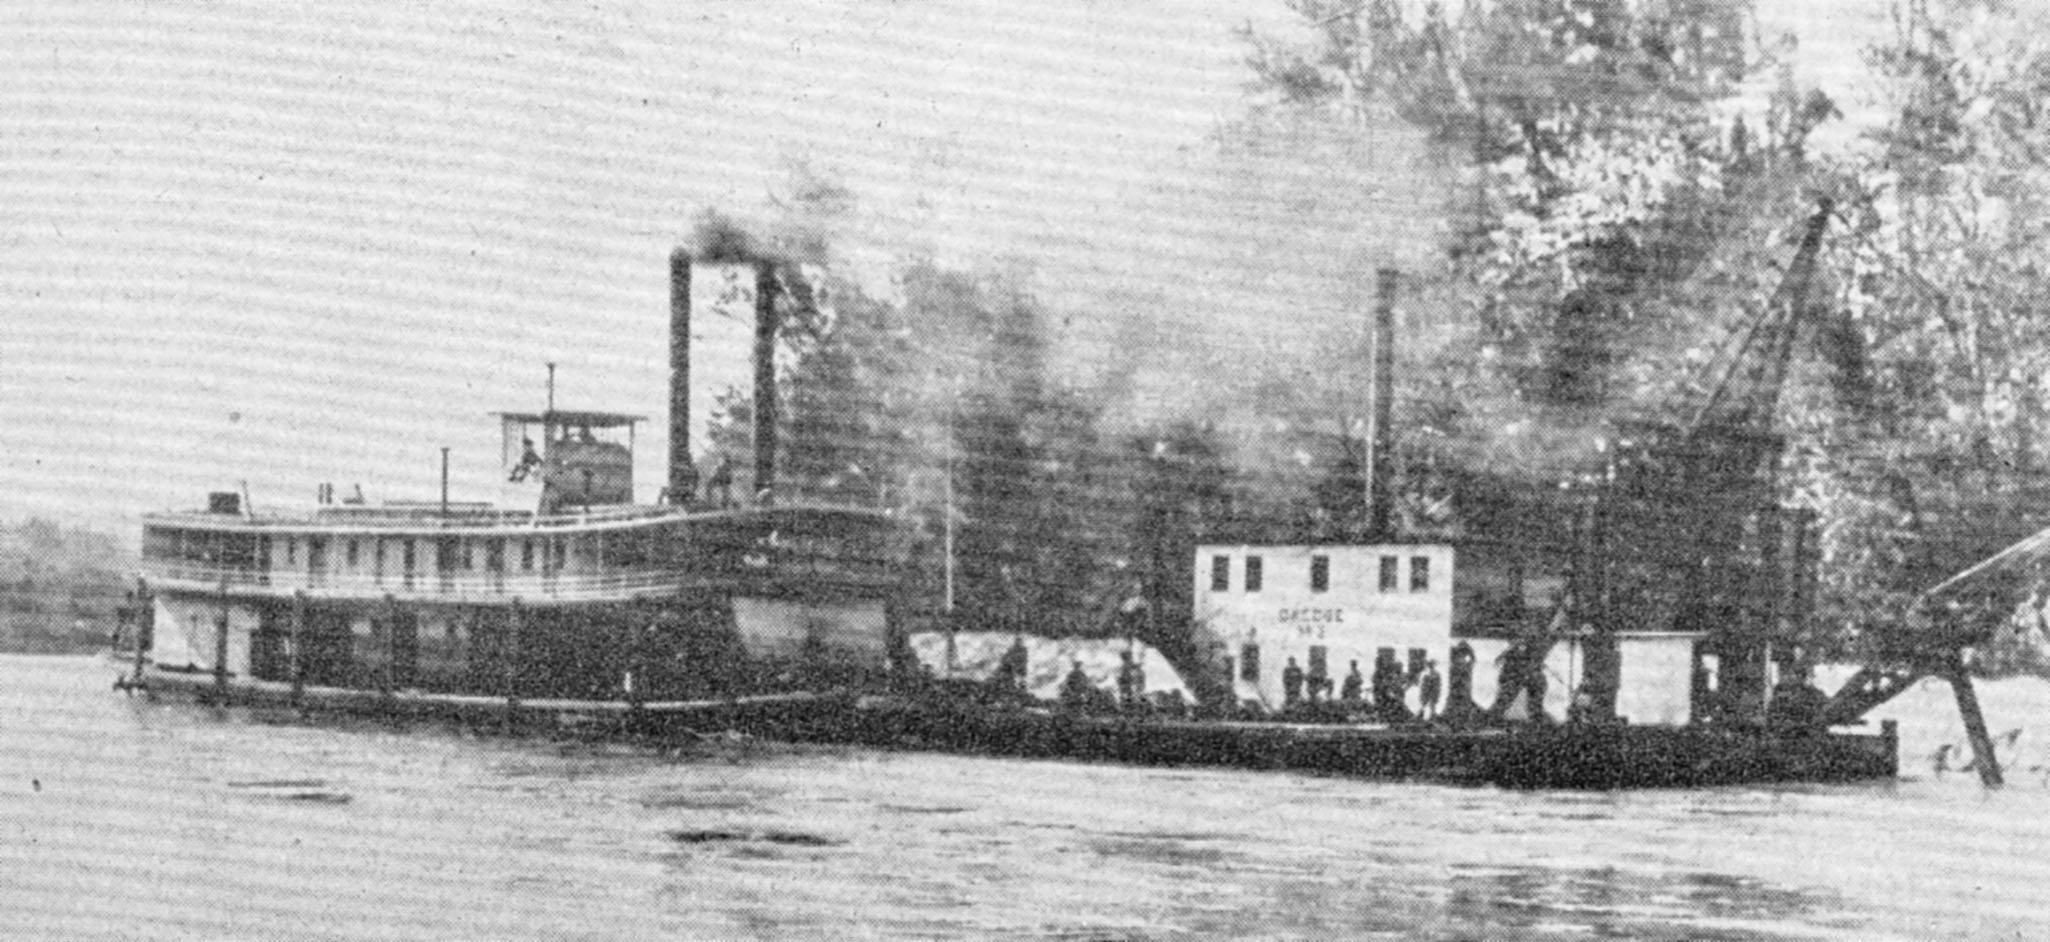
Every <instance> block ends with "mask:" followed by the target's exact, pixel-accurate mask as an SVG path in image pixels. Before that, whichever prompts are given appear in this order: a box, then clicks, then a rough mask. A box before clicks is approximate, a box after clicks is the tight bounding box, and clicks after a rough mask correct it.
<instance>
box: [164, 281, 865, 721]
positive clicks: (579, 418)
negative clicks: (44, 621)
mask: <svg viewBox="0 0 2050 942" xmlns="http://www.w3.org/2000/svg"><path fill="white" fill-rule="evenodd" d="M670 264H671V279H670V280H671V324H670V328H671V343H670V367H671V389H670V412H671V414H670V416H669V419H670V435H671V438H670V454H669V459H670V460H669V468H668V470H669V480H668V481H667V486H666V487H665V488H664V489H663V491H662V494H661V499H660V500H658V501H657V502H655V503H653V504H636V503H635V501H634V481H633V446H634V439H635V434H634V433H635V429H636V426H637V424H638V423H639V422H640V421H642V419H641V417H639V416H634V415H628V414H623V413H614V412H602V411H589V410H571V409H558V408H556V406H555V402H554V398H555V397H554V367H553V365H551V366H550V376H549V394H548V402H547V404H546V408H544V409H542V410H541V411H538V412H505V413H499V414H498V415H497V416H496V418H497V420H498V423H499V426H500V432H501V435H502V438H503V441H504V449H503V451H504V458H505V461H504V465H505V471H504V475H505V477H506V479H507V484H508V486H509V488H510V489H511V490H513V491H514V492H515V493H516V494H522V495H523V496H524V497H525V506H519V507H510V508H508V507H496V506H491V505H484V504H475V503H451V502H450V501H449V500H448V496H447V464H446V461H447V452H446V451H444V453H443V460H444V464H443V494H442V499H441V500H440V501H438V502H403V501H402V502H392V503H385V504H378V505H372V504H369V503H366V502H365V501H363V500H362V497H361V494H360V491H359V492H358V493H357V494H356V495H354V496H352V497H345V498H343V499H341V500H339V501H337V500H335V495H334V492H333V488H332V487H331V486H329V485H321V486H320V487H319V488H318V505H317V508H316V509H315V510H313V512H311V513H307V514H300V515H289V516H288V515H259V514H256V513H253V512H252V508H251V507H250V506H249V505H248V503H247V501H246V495H244V494H240V493H236V492H218V493H215V494H213V495H211V498H210V500H209V501H208V505H207V507H206V509H205V510H203V511H194V512H181V513H163V514H156V515H152V516H149V517H147V518H146V519H145V521H144V524H143V536H142V550H143V570H142V592H141V593H140V594H141V595H142V596H143V601H142V603H141V604H139V605H137V606H136V609H137V610H138V612H139V613H140V615H141V616H142V619H143V625H141V626H140V630H138V631H137V632H136V635H137V638H138V641H139V643H138V644H137V645H136V647H135V659H134V670H133V677H132V682H134V683H139V684H143V685H146V686H148V687H150V688H151V689H155V690H173V689H178V690H188V691H192V692H196V693H200V694H203V695H206V696H209V697H215V698H220V699H224V700H256V701H262V700H282V701H285V702H290V703H293V704H300V705H313V706H320V705H332V706H344V707H363V708H369V709H376V710H380V711H387V712H390V711H399V712H437V713H455V714H466V713H478V712H486V713H488V712H492V711H500V712H503V711H505V710H508V709H510V710H512V711H513V712H514V713H515V714H517V713H519V712H520V711H522V710H524V711H525V712H526V713H527V714H529V715H547V714H550V713H562V714H565V715H569V714H580V713H581V714H589V713H592V712H594V711H595V712H597V713H600V714H603V713H606V712H608V711H619V710H631V711H634V712H635V713H647V714H660V713H662V712H664V711H666V710H674V709H678V708H679V707H678V704H682V703H703V702H706V701H710V700H722V701H723V700H731V699H733V698H739V697H750V696H753V697H767V698H770V699H772V700H773V699H775V698H778V697H790V696H801V695H802V691H805V690H811V689H818V688H820V687H840V686H848V685H858V684H860V683H862V682H863V681H864V680H865V679H866V678H870V677H873V676H877V675H880V674H881V673H883V672H884V671H885V670H886V669H887V667H888V663H889V660H890V658H891V656H892V642H891V639H892V637H893V632H894V631H895V626H894V625H893V623H892V610H891V606H892V604H893V602H894V599H895V592H896V586H897V583H898V579H899V575H900V571H901V564H900V562H899V560H900V559H901V552H900V551H901V544H902V541H901V533H900V527H899V526H898V524H897V522H896V521H895V520H894V519H893V518H892V516H891V515H890V514H889V513H887V512H884V511H881V510H877V509H874V508H866V507H855V506H834V505H825V504H815V503H804V502H784V501H779V500H778V499H777V497H776V493H775V465H776V457H777V453H776V440H775V428H776V425H775V415H776V408H775V407H776V402H775V395H776V383H775V376H774V368H775V365H774V347H775V343H776V333H777V332H776V316H777V315H776V299H777V297H778V293H779V291H780V290H782V289H781V287H780V279H781V278H782V277H784V275H783V274H782V273H780V272H779V270H778V268H777V267H776V266H775V265H772V264H770V263H768V262H764V261H752V260H742V261H737V262H736V261H721V262H698V261H695V260H693V259H692V258H691V257H690V256H689V255H688V254H686V253H682V252H679V253H677V254H676V255H675V256H673V257H672V259H671V263H670ZM694 315H695V319H694ZM736 350H743V351H752V355H751V356H740V357H735V356H734V355H733V354H734V352H735V351H736ZM734 360H740V361H743V362H747V363H750V364H751V367H752V369H751V370H749V369H748V368H746V367H741V368H736V367H735V365H734V363H733V361H734ZM694 379H695V380H696V381H697V384H698V387H699V391H698V392H697V394H696V395H694V394H693V393H694V390H693V381H694ZM714 396H717V397H719V401H720V404H723V405H724V406H725V407H727V408H732V406H733V404H734V403H736V402H739V403H744V404H745V405H746V406H747V408H746V409H743V410H736V411H737V412H739V413H743V414H751V417H752V423H751V430H749V431H751V435H750V434H747V433H746V432H744V433H743V434H742V435H741V436H739V437H741V438H743V439H745V441H744V442H743V443H742V444H741V445H740V446H738V447H729V448H727V449H726V450H725V453H724V454H723V455H722V456H721V457H718V458H716V459H715V458H713V457H712V455H713V451H712V449H710V448H708V447H706V446H707V444H708V442H707V439H708V438H709V437H710V429H711V428H712V427H713V414H712V410H713V408H714V405H715V403H714V402H713V401H712V398H713V397H714ZM708 463H710V464H713V466H714V469H713V470H712V471H711V472H710V473H709V474H703V475H701V474H700V473H699V470H698V469H699V468H700V467H701V466H702V465H705V464H708ZM736 465H739V467H738V468H736V467H735V466H736Z"/></svg>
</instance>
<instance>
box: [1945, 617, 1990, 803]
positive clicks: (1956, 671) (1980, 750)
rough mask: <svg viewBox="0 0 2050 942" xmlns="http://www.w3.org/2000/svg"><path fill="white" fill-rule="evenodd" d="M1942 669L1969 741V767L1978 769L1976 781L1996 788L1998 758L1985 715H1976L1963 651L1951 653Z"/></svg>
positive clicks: (1976, 701)
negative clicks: (1955, 698) (1988, 731)
mask: <svg viewBox="0 0 2050 942" xmlns="http://www.w3.org/2000/svg"><path fill="white" fill-rule="evenodd" d="M1946 666H1947V667H1948V670H1947V671H1945V673H1946V674H1948V675H1949V677H1948V679H1949V680H1950V689H1951V692H1952V693H1954V694H1956V695H1957V712H1958V716H1959V717H1960V718H1962V719H1963V720H1964V721H1965V736H1966V737H1967V738H1969V739H1970V740H1971V742H1972V759H1973V763H1972V765H1973V767H1975V768H1977V769H1978V770H1979V781H1980V782H1983V783H1985V785H1986V786H1987V787H1988V788H1998V787H2000V785H2001V784H2002V783H2003V782H2004V781H2005V779H2003V777H2002V776H2001V774H2000V758H1999V757H1998V756H1996V755H1994V754H1993V737H1992V736H1989V735H1987V734H1986V715H1985V714H1983V713H1981V712H1979V694H1978V692H1977V691H1975V690H1974V689H1973V688H1972V672H1971V671H1970V669H1968V668H1966V667H1965V658H1964V652H1963V651H1962V650H1959V651H1953V652H1951V655H1950V663H1949V664H1948V665H1946Z"/></svg>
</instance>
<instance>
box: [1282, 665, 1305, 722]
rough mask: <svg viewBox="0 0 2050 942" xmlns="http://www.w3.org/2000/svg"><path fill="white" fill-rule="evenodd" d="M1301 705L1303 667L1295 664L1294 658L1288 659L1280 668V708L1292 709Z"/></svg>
mask: <svg viewBox="0 0 2050 942" xmlns="http://www.w3.org/2000/svg"><path fill="white" fill-rule="evenodd" d="M1302 705H1303V669H1302V668H1300V667H1297V666H1296V663H1295V658H1289V659H1288V666H1287V667H1284V668H1282V669H1281V708H1282V709H1284V710H1293V709H1295V708H1297V707H1299V706H1302Z"/></svg>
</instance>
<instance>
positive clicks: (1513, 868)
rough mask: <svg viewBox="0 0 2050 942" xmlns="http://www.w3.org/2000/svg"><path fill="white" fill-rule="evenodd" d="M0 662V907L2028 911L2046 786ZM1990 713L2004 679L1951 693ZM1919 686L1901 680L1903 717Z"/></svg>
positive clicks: (519, 929)
mask: <svg viewBox="0 0 2050 942" xmlns="http://www.w3.org/2000/svg"><path fill="white" fill-rule="evenodd" d="M114 676H115V669H114V668H113V667H111V666H109V665H107V664H106V663H105V662H103V661H100V660H97V659H83V658H31V657H13V658H7V657H0V887H4V889H0V917H4V918H5V923H4V924H5V925H6V926H7V927H8V929H7V931H4V932H0V935H8V934H11V933H13V932H20V933H22V934H21V936H20V937H23V938H52V939H60V938H81V939H117V938H151V939H156V938H206V939H214V938H251V939H283V938H293V939H301V938H310V939H320V938H334V939H445V938H502V939H579V938H585V939H625V938H709V939H725V938H810V937H832V938H1016V939H1194V938H1275V939H1286V938H1301V939H1329V938H1363V939H1372V938H1388V939H1514V940H1540V939H1582V938H1590V937H1592V938H1625V939H1654V940H1656V939H1672V940H1683V939H1685V940H1693V939H1710V940H1739V939H1846V940H1849V939H1872V938H1891V939H1906V940H1920V939H2038V938H2050V788H2046V787H2045V785H2044V782H2043V776H2044V774H2045V772H2044V771H2043V770H2042V769H2041V768H2040V766H2042V765H2044V764H2045V763H2043V762H2035V763H2034V765H2035V766H2037V767H2038V768H2036V769H2034V770H2031V768H2029V766H2030V764H2031V761H2032V760H2031V758H2030V756H2029V754H2028V753H2027V747H2026V745H2025V743H2026V742H2027V737H2026V736H2024V737H2023V743H2024V745H2019V746H2018V747H2017V748H2018V750H2019V752H2018V755H2020V756H2021V757H2020V758H2018V759H2017V761H2016V763H2015V764H2016V765H2017V768H2016V769H2014V770H2013V773H2012V777H2013V779H2014V783H2013V784H2011V785H2010V787H2009V788H2007V789H2005V790H2003V791H1999V792H1987V791H1985V790H1983V789H1981V788H1980V787H1979V786H1978V785H1977V784H1976V782H1975V780H1973V779H1971V777H1970V776H1968V775H1957V774H1955V773H1953V774H1949V775H1944V776H1939V775H1936V774H1934V773H1933V772H1932V771H1931V770H1930V768H1929V767H1928V766H1927V765H1925V764H1923V761H1924V760H1923V758H1922V756H1923V754H1924V753H1925V752H1927V751H1928V750H1930V749H1933V748H1934V747H1935V744H1936V743H1937V742H1939V741H1941V740H1942V739H1943V738H1944V737H1946V736H1949V735H1951V731H1950V730H1948V729H1947V728H1946V727H1945V725H1944V724H1945V722H1947V721H1949V715H1948V713H1947V712H1944V711H1947V710H1948V709H1949V699H1948V697H1949V692H1948V689H1947V688H1943V687H1941V686H1940V685H1938V686H1936V687H1934V688H1932V689H1927V690H1918V691H1916V692H1915V693H1913V694H1911V695H1910V696H1909V697H1908V698H1906V701H1905V702H1904V703H1903V704H1902V705H1901V706H1899V707H1897V708H1896V710H1897V711H1906V714H1907V717H1908V718H1909V719H1910V720H1914V719H1921V718H1922V716H1921V714H1927V719H1926V721H1925V722H1923V723H1922V724H1920V725H1911V726H1910V728H1909V729H1908V731H1907V732H1906V733H1905V734H1904V736H1905V739H1906V745H1905V746H1904V750H1903V752H1904V762H1905V763H1906V764H1908V765H1909V766H1910V769H1909V770H1908V771H1909V777H1907V778H1904V780H1902V781H1900V782H1896V783H1881V784H1872V785H1863V786H1855V787H1796V788H1776V789H1726V790H1703V791H1683V792H1637V793H1620V794H1576V793H1535V794H1531V793H1514V792H1503V791H1497V790H1492V789H1464V788H1445V787H1437V786H1425V785H1400V784H1383V783H1371V782H1357V781H1350V780H1345V779H1336V778H1318V777H1308V776H1297V775H1286V774H1274V773H1252V772H1229V771H1212V770H1204V771H1188V770H1172V769H1136V768H1125V767H1118V766H1099V765H1077V764H1064V763H1053V762H1023V761H1012V760H997V759H977V758H966V757H955V756H936V755H924V754H916V753H886V752H874V751H868V750H856V749H830V748H810V747H806V748H798V747H789V746H780V745H774V744H762V743H749V742H737V743H736V742H713V743H694V744H691V745H689V746H687V747H684V748H679V749H672V750H665V751H657V750H652V749H646V748H637V747H627V746H607V745H594V744H589V743H566V742H557V741H547V740H534V739H505V738H499V737H494V736H479V735H474V734H470V733H466V732H463V731H461V730H458V729H454V728H451V727H445V726H416V727H410V728H396V727H391V726H384V725H378V724H369V723H350V722H335V721H331V720H324V721H320V722H317V723H315V722H302V721H299V720H297V719H295V718H293V717H290V716H286V715H261V714H252V713H249V712H247V711H216V710H213V709H209V708H203V707H196V706H189V705H174V704H167V703H157V704H149V703H145V702H143V701H142V700H140V699H128V698H126V697H124V696H123V695H121V694H119V693H115V692H113V691H111V690H110V689H109V687H110V684H111V682H112V680H113V678H114ZM1987 694H1988V696H1987V700H1988V711H1989V713H1990V714H1991V722H1992V723H1993V724H1994V725H1995V727H1996V729H2003V728H2006V727H2012V726H2022V727H2024V728H2026V724H2027V723H2028V722H2031V721H2034V720H2037V719H2041V720H2042V721H2043V722H2044V724H2045V726H2046V729H2045V730H2044V732H2045V733H2046V734H2050V714H2045V713H2042V712H2041V711H2042V710H2043V709H2046V708H2050V696H2046V695H2045V688H2043V687H2042V685H2041V684H2038V683H2036V682H2026V686H2023V687H2007V688H2000V687H1996V688H1995V689H1992V690H1989V691H1987ZM1918 711H1919V712H1918Z"/></svg>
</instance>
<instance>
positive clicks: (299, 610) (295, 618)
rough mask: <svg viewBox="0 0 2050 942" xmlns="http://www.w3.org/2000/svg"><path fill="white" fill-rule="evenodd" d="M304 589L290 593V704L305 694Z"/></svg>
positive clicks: (294, 703) (297, 701)
mask: <svg viewBox="0 0 2050 942" xmlns="http://www.w3.org/2000/svg"><path fill="white" fill-rule="evenodd" d="M305 647H306V590H305V589H300V590H298V591H296V592H293V593H292V650H291V661H290V666H289V669H290V671H291V677H292V705H293V706H295V707H296V706H298V705H299V704H300V701H301V700H303V699H304V698H305V696H306V655H305V654H304V653H303V652H304V650H305Z"/></svg>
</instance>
